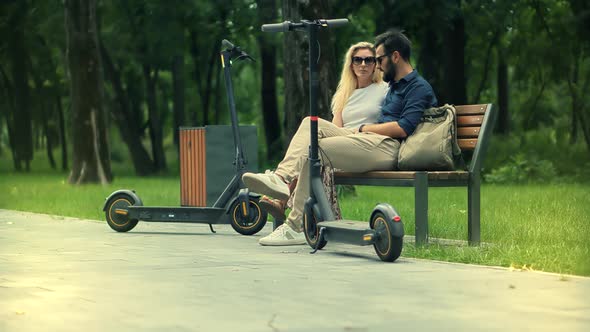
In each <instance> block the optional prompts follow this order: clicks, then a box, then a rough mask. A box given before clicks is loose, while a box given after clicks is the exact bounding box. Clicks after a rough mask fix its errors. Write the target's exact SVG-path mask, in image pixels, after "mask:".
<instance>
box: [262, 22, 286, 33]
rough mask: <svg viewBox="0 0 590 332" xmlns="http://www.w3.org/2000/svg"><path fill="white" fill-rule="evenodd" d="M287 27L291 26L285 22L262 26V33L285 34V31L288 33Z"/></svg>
mask: <svg viewBox="0 0 590 332" xmlns="http://www.w3.org/2000/svg"><path fill="white" fill-rule="evenodd" d="M289 25H291V22H290V21H285V22H283V23H271V24H263V25H262V31H263V32H287V31H289Z"/></svg>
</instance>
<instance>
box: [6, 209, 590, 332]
mask: <svg viewBox="0 0 590 332" xmlns="http://www.w3.org/2000/svg"><path fill="white" fill-rule="evenodd" d="M269 226H270V224H269ZM217 231H218V233H217V234H210V233H209V229H208V226H206V225H187V224H176V225H174V224H157V223H141V222H140V224H139V225H138V226H137V227H136V228H135V229H134V230H132V231H131V232H129V233H116V232H114V231H112V230H110V228H108V226H107V225H106V223H104V222H97V221H88V220H78V219H72V218H62V217H55V216H48V215H41V214H33V213H21V212H14V211H7V210H0V331H1V332H17V331H18V332H25V331H76V332H79V331H109V332H112V331H167V332H168V331H356V332H359V331H472V330H477V331H480V330H484V331H488V330H495V331H498V330H501V331H539V330H544V331H590V300H589V298H590V296H589V295H590V278H581V277H572V276H567V277H563V276H559V275H556V274H549V273H537V272H518V271H509V270H507V269H503V268H489V267H479V266H471V265H462V264H447V263H439V262H433V261H425V260H415V259H408V258H404V257H403V254H402V257H401V258H400V259H399V260H398V261H397V262H396V263H393V264H387V263H382V262H381V261H379V260H378V258H377V256H376V255H375V253H374V251H373V249H372V247H352V246H343V245H336V244H328V246H327V247H326V250H323V251H322V252H320V253H318V254H316V255H309V253H308V252H309V248H308V247H307V246H299V247H282V248H281V247H276V248H271V247H261V246H259V245H258V244H257V240H258V239H259V236H251V237H246V236H241V235H238V234H237V233H235V232H234V231H233V230H232V229H231V227H229V226H227V225H223V226H218V227H217ZM269 231H270V227H269V228H266V229H265V230H263V231H262V232H261V234H263V235H264V234H267V233H268V232H269Z"/></svg>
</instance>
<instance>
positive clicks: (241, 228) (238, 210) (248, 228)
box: [229, 197, 268, 235]
mask: <svg viewBox="0 0 590 332" xmlns="http://www.w3.org/2000/svg"><path fill="white" fill-rule="evenodd" d="M245 209H247V211H245ZM244 212H247V213H244ZM229 213H230V214H231V218H230V223H231V227H232V228H233V229H234V230H235V231H236V232H238V233H240V234H242V235H253V234H256V233H258V232H260V231H261V230H262V228H264V225H266V219H267V218H268V214H267V213H266V211H264V210H263V209H261V208H260V203H259V202H258V198H253V197H250V199H249V201H248V206H246V203H244V204H240V202H239V201H238V200H237V199H236V200H235V201H234V202H233V203H232V205H231V206H230V209H229Z"/></svg>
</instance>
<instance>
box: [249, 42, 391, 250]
mask: <svg viewBox="0 0 590 332" xmlns="http://www.w3.org/2000/svg"><path fill="white" fill-rule="evenodd" d="M381 76H382V73H381V72H380V71H379V70H376V57H375V48H374V47H373V44H371V43H368V42H360V43H357V44H354V45H352V46H351V47H350V48H349V49H348V51H347V52H346V55H345V56H344V66H343V67H342V73H341V75H340V82H339V83H338V87H337V89H336V93H334V96H333V98H332V115H333V118H332V123H333V124H335V125H336V126H338V127H341V128H349V129H352V130H354V129H357V128H359V127H360V126H361V125H362V124H366V123H376V122H377V119H378V117H379V115H380V114H381V103H382V101H383V98H384V97H385V94H386V93H387V89H388V86H387V84H386V83H384V82H383V80H382V78H381ZM324 175H325V176H324V184H325V185H326V187H327V188H331V187H332V183H331V177H330V176H329V173H324ZM296 181H297V179H294V180H293V181H292V182H291V184H290V191H291V192H293V189H294V188H295V185H296ZM329 197H330V199H331V201H332V206H333V209H334V210H335V211H334V212H335V214H336V215H339V214H340V211H339V208H338V204H337V201H336V198H337V197H336V193H335V191H334V190H330V192H329ZM292 198H293V195H291V199H290V200H289V203H290V204H287V201H286V200H279V199H271V198H269V197H267V196H263V197H262V199H261V200H260V204H261V206H262V207H263V208H264V209H265V210H267V212H268V213H270V214H271V215H272V216H273V217H274V218H275V219H276V220H279V221H281V222H282V221H284V220H285V208H286V206H287V205H288V206H292V204H291V203H292ZM304 241H305V240H304ZM261 244H262V242H261Z"/></svg>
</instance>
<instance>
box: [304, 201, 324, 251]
mask: <svg viewBox="0 0 590 332" xmlns="http://www.w3.org/2000/svg"><path fill="white" fill-rule="evenodd" d="M305 210H306V211H305V213H304V214H303V234H305V240H306V241H307V244H309V246H310V247H312V248H313V249H318V250H320V249H323V248H324V247H325V246H326V244H328V241H326V240H325V239H324V238H323V237H322V238H321V239H319V236H320V229H319V227H318V226H317V225H318V220H317V218H316V216H315V215H314V214H313V212H312V211H311V209H307V208H306V209H305ZM318 241H320V242H319V244H318Z"/></svg>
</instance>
